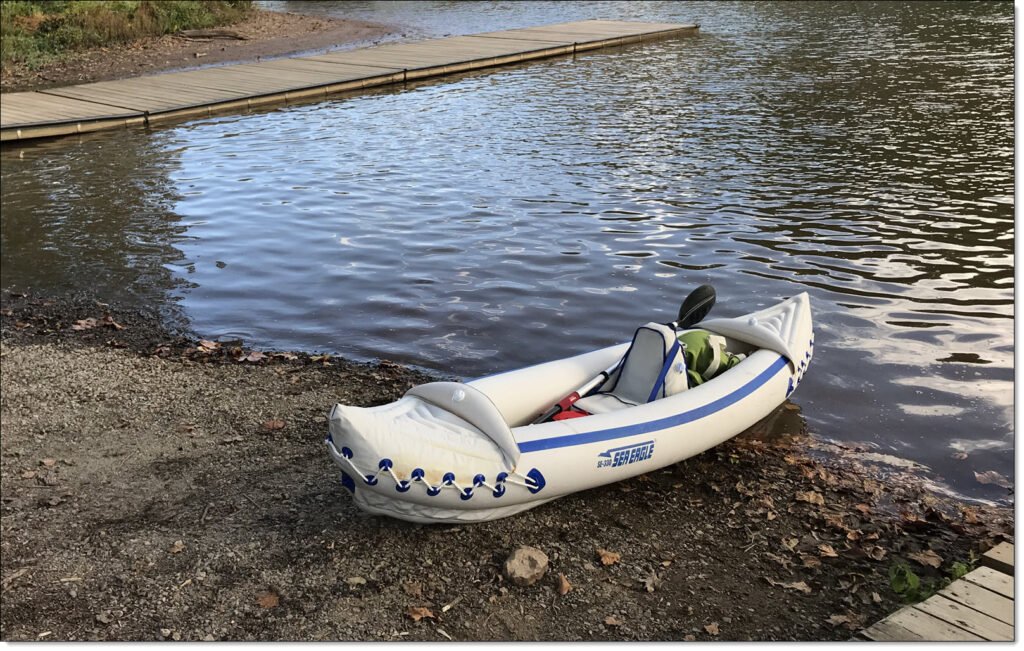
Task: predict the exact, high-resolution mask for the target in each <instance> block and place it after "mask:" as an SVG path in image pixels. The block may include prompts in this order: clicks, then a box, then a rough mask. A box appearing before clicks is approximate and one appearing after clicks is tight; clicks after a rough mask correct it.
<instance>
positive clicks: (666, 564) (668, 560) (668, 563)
mask: <svg viewBox="0 0 1024 651" xmlns="http://www.w3.org/2000/svg"><path fill="white" fill-rule="evenodd" d="M671 564H672V561H671V560H670V559H666V560H663V561H662V562H661V566H662V567H668V566H669V565H671Z"/></svg>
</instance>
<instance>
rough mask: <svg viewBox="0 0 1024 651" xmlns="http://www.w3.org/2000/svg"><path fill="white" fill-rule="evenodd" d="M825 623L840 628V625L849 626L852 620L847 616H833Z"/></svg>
mask: <svg viewBox="0 0 1024 651" xmlns="http://www.w3.org/2000/svg"><path fill="white" fill-rule="evenodd" d="M825 621H827V622H828V623H829V624H831V625H832V626H839V625H840V624H849V623H850V618H849V617H847V616H846V615H832V616H831V617H829V618H828V619H827V620H825Z"/></svg>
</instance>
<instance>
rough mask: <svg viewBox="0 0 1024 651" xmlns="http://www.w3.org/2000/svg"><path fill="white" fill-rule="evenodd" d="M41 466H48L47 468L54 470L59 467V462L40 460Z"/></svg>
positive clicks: (49, 459)
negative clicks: (53, 468)
mask: <svg viewBox="0 0 1024 651" xmlns="http://www.w3.org/2000/svg"><path fill="white" fill-rule="evenodd" d="M39 465H41V466H46V467H47V468H52V467H54V466H56V465H57V460H56V459H51V458H49V457H47V458H46V459H40V461H39Z"/></svg>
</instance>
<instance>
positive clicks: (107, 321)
mask: <svg viewBox="0 0 1024 651" xmlns="http://www.w3.org/2000/svg"><path fill="white" fill-rule="evenodd" d="M102 323H103V325H105V326H110V327H111V328H113V329H114V330H124V326H123V325H121V324H120V323H118V322H117V321H114V317H112V316H110V315H109V314H108V315H107V316H105V317H103V321H102Z"/></svg>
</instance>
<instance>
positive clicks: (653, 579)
mask: <svg viewBox="0 0 1024 651" xmlns="http://www.w3.org/2000/svg"><path fill="white" fill-rule="evenodd" d="M641 583H643V584H644V589H645V590H647V592H654V591H655V590H656V589H657V588H658V586H659V585H661V579H659V578H658V573H657V572H655V571H653V570H651V574H650V576H648V577H647V578H646V579H643V580H641Z"/></svg>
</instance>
